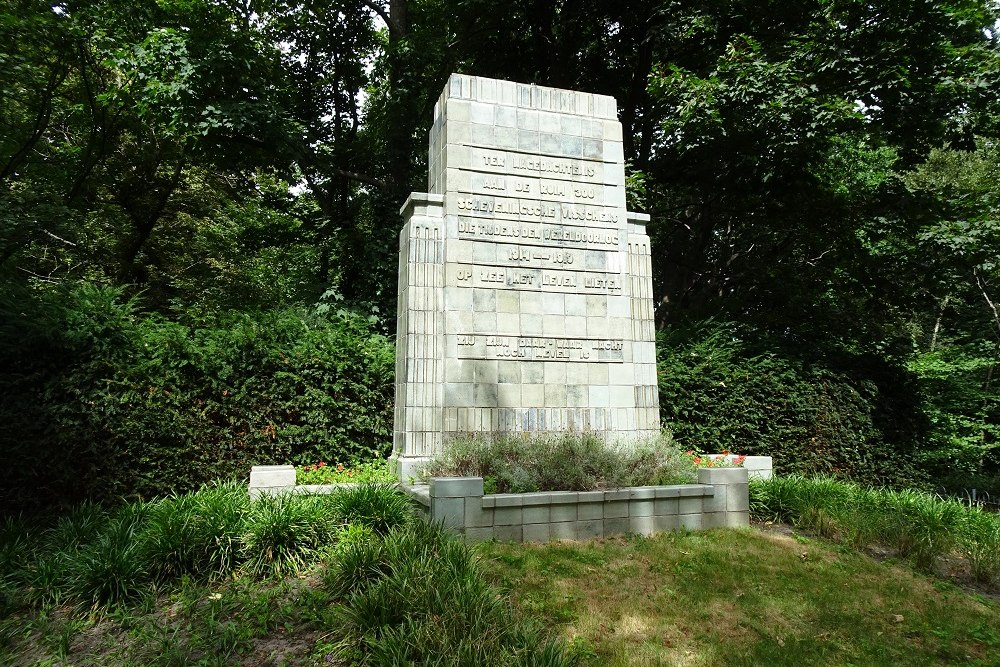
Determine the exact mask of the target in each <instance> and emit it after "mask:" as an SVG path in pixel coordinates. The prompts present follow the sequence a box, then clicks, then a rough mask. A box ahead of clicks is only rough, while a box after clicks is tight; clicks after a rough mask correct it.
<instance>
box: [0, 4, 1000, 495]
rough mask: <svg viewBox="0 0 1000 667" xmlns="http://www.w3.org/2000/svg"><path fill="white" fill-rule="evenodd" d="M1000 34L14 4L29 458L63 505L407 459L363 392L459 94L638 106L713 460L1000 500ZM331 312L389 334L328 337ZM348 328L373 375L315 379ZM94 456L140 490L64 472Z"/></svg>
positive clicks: (896, 17)
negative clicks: (385, 453)
mask: <svg viewBox="0 0 1000 667" xmlns="http://www.w3.org/2000/svg"><path fill="white" fill-rule="evenodd" d="M998 17H1000V9H998V7H997V5H996V3H995V2H992V1H991V0H970V1H964V0H963V1H958V0H945V1H943V2H926V1H924V0H899V1H894V2H888V3H875V4H873V3H867V4H866V3H858V2H853V1H851V0H807V1H805V2H797V3H765V4H761V3H759V2H752V1H747V0H739V1H737V2H709V3H705V2H688V1H685V0H681V1H670V2H667V1H665V0H615V1H614V2H611V1H609V0H580V1H576V0H574V1H572V2H570V1H568V0H554V1H552V2H538V1H537V0H513V1H511V2H507V3H504V5H503V8H502V11H498V10H497V6H496V3H493V2H486V1H485V0H333V1H331V2H328V3H325V4H323V5H322V6H319V5H315V4H313V3H301V2H298V1H296V0H287V1H283V2H273V1H271V0H251V1H250V2H246V3H223V2H217V1H216V0H189V1H185V2H164V1H159V0H135V1H131V2H120V1H118V0H115V1H111V2H108V1H106V0H99V1H98V0H65V1H64V2H57V3H50V2H41V1H40V0H13V1H11V2H8V3H6V4H5V5H4V7H3V9H0V281H2V283H0V291H2V292H3V297H4V302H5V304H6V305H5V309H4V312H3V315H2V317H3V320H2V321H0V326H3V328H4V330H5V331H7V332H8V334H5V336H6V337H5V338H4V341H3V344H4V345H5V346H6V349H5V350H3V351H0V354H2V355H3V361H4V362H5V364H7V367H9V368H11V369H12V370H10V371H9V375H4V379H3V386H2V387H0V390H2V392H3V394H2V396H0V398H2V402H3V405H4V408H3V410H4V411H5V415H4V416H5V417H8V421H9V423H10V424H11V426H10V429H8V435H6V436H5V439H6V441H5V443H4V444H5V446H7V447H8V450H9V451H12V452H13V454H12V460H13V461H16V462H17V463H18V465H20V466H21V467H22V473H19V474H21V475H22V478H23V479H25V480H28V479H33V480H36V482H32V483H31V486H37V487H38V488H39V489H41V491H42V495H45V494H49V496H48V497H52V495H58V494H62V493H63V490H65V492H66V493H67V494H68V495H69V496H74V495H76V494H77V493H95V494H98V495H108V494H118V493H148V492H150V491H153V490H158V489H163V488H166V487H168V486H171V485H173V484H174V483H178V484H190V483H193V482H194V481H196V480H195V479H189V478H184V477H183V474H184V473H183V472H182V471H181V470H180V468H181V466H180V462H181V461H184V460H188V461H192V462H195V461H196V462H198V463H199V467H201V468H203V469H205V470H208V469H212V470H216V471H217V470H221V469H224V468H226V467H227V465H228V463H227V462H232V461H235V460H239V461H240V462H241V466H242V469H241V471H240V472H245V469H246V466H247V465H249V463H251V462H253V461H256V460H262V459H264V458H267V457H278V456H283V457H287V456H291V457H292V458H293V460H294V461H295V462H300V463H308V462H314V461H315V460H316V459H317V458H318V457H319V456H323V457H325V458H329V459H332V460H342V459H345V458H347V457H349V456H350V454H351V453H353V452H354V451H368V450H371V449H372V448H377V447H378V446H380V445H379V444H376V443H382V442H384V434H385V423H384V418H385V415H387V412H385V409H386V404H385V403H384V402H382V400H381V399H377V400H376V399H375V398H372V395H369V394H367V393H365V392H366V391H370V392H374V393H375V394H379V392H382V391H383V389H385V388H386V387H387V386H388V383H389V380H388V376H387V375H386V373H388V370H385V369H387V368H388V367H387V366H384V365H383V364H382V362H378V363H376V364H375V366H371V363H370V362H369V361H366V360H367V359H368V357H367V356H366V354H368V353H367V352H365V350H368V349H369V347H370V348H372V349H374V348H379V349H386V348H385V341H384V340H383V339H381V338H378V337H377V336H376V337H374V338H371V340H370V341H368V342H365V341H364V340H362V339H366V338H369V337H371V336H372V335H374V334H375V332H380V333H383V334H384V333H387V332H391V331H392V330H393V328H394V321H393V314H394V313H395V286H396V277H395V272H396V267H397V264H396V259H395V239H396V238H397V233H398V231H399V228H400V225H401V220H400V218H399V216H398V213H397V211H398V208H399V205H400V203H401V202H402V201H403V200H404V198H405V195H406V194H407V193H408V192H410V191H414V190H423V189H424V188H425V185H424V183H425V169H426V150H427V147H426V131H427V129H428V127H429V124H430V122H431V118H432V114H431V110H432V108H433V103H434V101H435V100H436V99H437V96H438V94H439V92H440V90H441V88H442V86H443V85H444V82H445V80H446V79H447V76H448V75H449V74H450V73H451V72H456V71H457V72H466V73H471V74H478V75H483V76H491V77H498V78H506V79H511V80H516V81H521V82H527V83H537V84H541V85H548V86H556V87H562V88H571V89H579V90H588V91H593V92H597V93H603V94H609V95H613V96H614V97H615V98H616V99H617V100H618V105H619V118H620V120H621V121H622V124H623V127H624V149H625V156H626V160H627V162H628V165H629V166H628V183H629V192H628V197H629V201H630V205H631V206H632V207H633V208H635V209H639V210H644V211H646V212H648V213H650V214H651V216H652V220H651V223H650V225H649V232H650V235H651V238H652V253H653V268H654V288H655V294H656V300H657V321H658V324H659V326H660V327H661V329H663V330H665V331H668V333H667V335H666V339H665V340H666V341H667V342H666V344H667V346H668V347H667V348H665V349H664V351H663V352H662V353H661V356H662V359H663V360H662V362H661V369H662V370H663V371H664V377H663V383H662V386H661V388H662V389H663V390H664V391H665V392H667V393H666V394H665V396H664V399H663V404H664V406H665V408H666V410H667V412H666V414H665V417H666V418H667V419H668V421H669V423H670V425H671V426H672V427H673V428H675V429H677V431H678V434H679V439H680V440H681V441H686V440H689V441H690V443H689V444H691V445H699V446H703V447H704V448H705V449H717V448H718V447H717V446H710V445H711V443H710V440H711V438H713V437H715V436H716V435H720V437H722V438H723V440H725V441H726V442H725V443H724V444H725V445H736V444H739V445H740V448H741V450H745V451H753V452H763V451H767V453H775V454H779V455H780V456H781V457H782V458H784V460H782V461H779V465H782V466H786V467H796V468H797V469H802V470H826V471H830V472H834V473H838V474H849V475H852V476H863V475H866V474H868V473H867V472H866V471H868V470H870V469H874V470H876V474H877V476H879V477H880V478H882V479H888V478H890V477H891V476H892V475H890V474H889V471H891V470H892V469H893V468H899V469H902V470H904V471H906V470H908V467H909V466H910V464H911V463H915V464H917V465H918V466H920V467H922V468H923V469H924V471H925V472H927V473H929V474H932V475H935V476H937V475H939V474H941V473H942V471H951V472H954V471H958V472H960V473H962V474H972V473H975V474H979V475H991V474H995V473H996V471H997V469H998V466H1000V457H998V453H997V447H998V442H1000V441H998V437H997V436H998V428H1000V427H998V425H1000V404H998V395H1000V394H998V388H997V383H996V382H995V381H994V375H995V373H996V368H997V364H998V361H1000V315H998V312H1000V311H998V306H997V303H998V299H1000V295H998V294H997V284H998V281H1000V265H998V264H997V262H996V258H997V257H998V256H1000V234H998V229H1000V226H998V218H997V210H998V209H997V203H998V201H997V192H1000V172H998V169H997V164H998V159H997V157H998V154H997V150H998V149H997V139H998V133H1000V122H998V121H1000V100H998V98H997V96H996V94H995V91H996V90H997V89H998V87H1000V31H998V28H997V20H998ZM87 294H91V295H92V296H90V297H88V296H85V295H87ZM112 294H113V295H117V296H114V297H113V298H112V297H111V296H109V295H112ZM111 303H117V304H120V305H123V304H131V305H129V306H128V308H126V310H124V311H123V310H120V309H117V308H118V306H114V307H112V306H111V305H109V304H111ZM38 304H61V305H59V308H62V309H64V311H65V312H66V313H77V314H78V316H69V315H67V316H66V317H62V318H60V317H55V316H52V315H51V314H47V313H50V310H51V308H48V307H40V306H39V305H38ZM317 304H319V305H320V306H321V307H323V308H326V309H327V312H329V311H331V310H334V311H336V310H342V309H343V310H350V311H353V312H356V313H361V314H362V315H363V316H364V318H374V321H373V324H372V328H371V329H369V330H365V331H361V330H357V329H354V328H352V327H350V326H347V325H346V324H343V323H341V324H336V323H334V324H319V323H318V322H320V321H321V320H323V318H318V319H317V318H313V317H312V316H309V317H306V318H304V319H303V318H302V317H300V316H299V315H298V314H296V313H299V312H302V311H303V310H305V311H314V310H315V309H316V306H317ZM116 309H117V310H116ZM109 318H110V319H109ZM327 319H329V318H327ZM349 319H350V318H349ZM352 321H353V320H352ZM716 321H718V322H735V323H737V324H738V325H739V330H738V331H736V332H734V333H732V338H733V340H734V341H739V343H734V345H736V347H735V348H732V347H731V346H729V345H728V343H727V341H726V340H724V338H725V337H724V336H723V337H720V336H717V335H715V334H713V333H712V331H714V330H715V329H714V326H715V325H713V324H711V323H712V322H716ZM114 322H120V324H114ZM296 322H307V324H301V325H300V324H296ZM706 323H707V324H706ZM95 327H96V328H95ZM101 327H107V331H104V330H103V329H101ZM122 327H124V328H122ZM328 327H333V329H334V330H336V331H338V332H341V331H344V332H348V333H344V334H343V337H344V339H345V342H344V345H345V346H346V349H349V350H353V352H351V353H344V354H341V353H336V354H335V353H333V352H330V353H329V354H326V353H316V354H315V355H313V356H310V353H309V352H308V350H310V349H312V348H314V347H315V346H317V345H319V342H318V341H319V340H320V339H322V338H323V337H324V336H327V335H328V334H327V333H324V332H327V331H328V330H329V329H328ZM272 330H273V331H272ZM683 332H686V333H683ZM699 332H701V333H699ZM329 335H331V336H333V335H335V336H338V337H339V336H341V334H340V333H337V334H329ZM685 336H688V337H687V338H685ZM698 336H702V337H701V338H699V337H698ZM147 343H148V344H149V347H148V348H147V347H146V345H147ZM331 345H332V344H331ZM717 345H718V346H721V348H720V350H719V352H718V354H717V355H716V357H714V358H716V359H718V360H721V361H718V364H721V365H717V366H716V367H715V368H714V369H708V368H704V369H702V370H705V371H706V372H709V371H710V372H711V373H716V374H718V375H719V380H718V382H725V383H726V391H723V392H722V393H721V394H720V393H719V390H720V389H722V387H721V386H720V385H718V384H717V383H716V384H715V385H712V386H711V387H709V383H708V380H707V379H705V378H698V377H696V376H695V374H696V373H698V372H701V370H698V369H699V368H700V366H698V365H695V366H692V365H690V364H688V363H686V362H685V363H681V361H679V360H680V359H681V358H683V354H684V352H685V350H688V351H690V350H696V349H705V348H706V346H717ZM334 347H335V346H334ZM324 349H329V348H326V347H324ZM293 352H294V353H293ZM675 352H678V353H679V354H680V356H678V355H677V354H675ZM699 354H700V353H699ZM281 355H285V356H287V357H288V358H289V359H291V360H292V361H291V362H290V363H291V364H292V365H293V366H294V368H293V369H288V368H286V367H285V366H284V362H282V361H280V360H281ZM359 355H360V356H359ZM370 356H371V357H376V356H377V357H379V358H381V354H375V353H374V352H373V353H372V354H371V355H370ZM685 359H690V357H688V358H685ZM133 362H134V365H133ZM327 363H329V364H330V367H329V368H328V367H327ZM713 363H715V362H713ZM348 367H350V368H348ZM361 368H376V370H371V371H368V370H359V369H361ZM383 371H384V372H383ZM5 373H6V371H5ZM342 373H356V375H355V376H353V377H350V378H347V376H346V375H342ZM737 377H744V378H747V377H749V378H751V379H749V380H747V379H745V380H743V381H742V384H740V383H736V386H735V387H734V386H733V385H732V382H734V381H735V378H737ZM345 378H347V379H345ZM338 383H347V384H348V385H351V386H352V387H353V388H351V389H343V390H342V389H341V388H339V387H340V385H339V384H338ZM172 385H177V386H176V387H174V388H172ZM150 388H152V391H150ZM164 389H165V390H166V391H168V392H170V393H164V391H163V390H164ZM223 391H229V392H231V393H230V394H227V395H223V394H222V392H223ZM355 392H356V393H355ZM379 395H381V394H379ZM231 396H238V398H230V397H231ZM717 399H718V400H717ZM199 401H201V402H199ZM775 401H777V405H778V407H777V408H775V405H776V403H775ZM140 404H141V405H142V406H145V407H143V408H141V409H140V407H139V406H140ZM775 410H776V412H774V414H775V415H776V416H777V418H778V423H769V419H768V415H770V414H771V413H772V411H775ZM733 411H742V412H743V415H742V416H739V415H738V414H734V412H733ZM346 414H350V415H351V416H350V417H344V416H343V415H346ZM688 417H690V419H689V418H688ZM209 423H211V424H212V425H213V426H212V428H207V427H206V426H205V425H206V424H209ZM324 430H330V433H329V434H324V433H323V432H322V431H324ZM354 437H357V438H358V440H357V442H355V441H353V440H350V438H354ZM813 438H815V441H813V440H812V439H813ZM736 439H739V440H741V442H739V443H737V442H736ZM730 441H732V442H730ZM146 443H154V444H153V445H152V447H147V445H146ZM235 452H241V453H240V454H239V455H238V456H237V455H236V454H235ZM309 452H311V453H312V454H315V455H317V456H316V457H315V458H313V461H309V460H308V459H307V458H299V457H300V455H301V456H302V457H305V456H306V454H307V453H309ZM43 458H44V459H46V460H45V461H43ZM800 458H801V459H803V461H804V462H802V463H797V462H796V463H793V461H797V460H798V459H800ZM63 459H65V460H67V461H68V463H66V466H72V465H77V466H79V467H80V468H79V469H80V470H86V471H87V475H79V476H78V477H86V479H87V480H90V479H95V480H120V481H116V482H114V483H111V482H96V481H95V482H94V483H93V484H92V483H91V482H90V481H81V480H80V479H75V478H74V476H73V475H71V474H69V473H68V472H65V473H60V474H59V475H55V476H51V475H49V473H48V472H46V473H45V474H40V472H39V468H40V467H41V466H43V465H57V466H61V465H63V464H62V463H61V461H62V460H63ZM74 459H75V460H74ZM880 461H883V462H884V463H880ZM32 466H34V467H32ZM872 466H874V468H872ZM136 468H137V469H136ZM67 471H68V468H67ZM904 476H905V477H912V476H911V475H909V473H908V472H907V473H906V474H905V475H904ZM154 480H156V481H154ZM163 480H169V481H163Z"/></svg>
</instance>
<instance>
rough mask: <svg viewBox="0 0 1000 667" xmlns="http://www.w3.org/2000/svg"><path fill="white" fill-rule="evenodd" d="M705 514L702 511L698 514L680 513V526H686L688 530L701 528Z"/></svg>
mask: <svg viewBox="0 0 1000 667" xmlns="http://www.w3.org/2000/svg"><path fill="white" fill-rule="evenodd" d="M703 516H704V514H702V513H701V512H699V513H697V514H678V515H677V521H678V524H679V527H680V528H686V529H688V530H701V529H702V517H703Z"/></svg>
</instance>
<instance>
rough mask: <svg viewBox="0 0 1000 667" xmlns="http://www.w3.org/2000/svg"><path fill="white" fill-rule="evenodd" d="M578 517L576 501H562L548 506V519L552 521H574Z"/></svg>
mask: <svg viewBox="0 0 1000 667" xmlns="http://www.w3.org/2000/svg"><path fill="white" fill-rule="evenodd" d="M578 518H579V515H578V513H577V509H576V503H569V504H566V503H563V504H558V505H555V504H554V505H550V506H549V520H550V521H552V522H559V521H576V520H577V519H578Z"/></svg>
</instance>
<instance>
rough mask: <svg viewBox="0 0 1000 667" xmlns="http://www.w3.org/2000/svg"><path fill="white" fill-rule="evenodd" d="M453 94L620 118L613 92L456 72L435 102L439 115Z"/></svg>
mask: <svg viewBox="0 0 1000 667" xmlns="http://www.w3.org/2000/svg"><path fill="white" fill-rule="evenodd" d="M449 98H451V99H461V100H472V101H475V102H487V103H492V104H503V105H508V106H517V107H523V108H527V109H538V110H541V111H555V112H557V113H563V114H575V115H579V116H589V117H592V118H604V119H608V120H618V105H617V103H616V102H615V98H613V97H611V96H610V95H597V94H595V93H581V92H578V91H575V90H563V89H561V88H548V87H545V86H537V85H535V84H533V83H532V84H525V83H515V82H513V81H501V80H499V79H487V78H484V77H480V76H469V75H467V74H452V75H451V76H450V77H449V78H448V83H447V85H445V87H444V92H442V93H441V97H440V98H439V99H438V102H437V104H435V105H434V117H435V118H438V117H439V116H440V114H441V109H442V108H443V107H444V103H445V102H446V101H447V100H448V99H449Z"/></svg>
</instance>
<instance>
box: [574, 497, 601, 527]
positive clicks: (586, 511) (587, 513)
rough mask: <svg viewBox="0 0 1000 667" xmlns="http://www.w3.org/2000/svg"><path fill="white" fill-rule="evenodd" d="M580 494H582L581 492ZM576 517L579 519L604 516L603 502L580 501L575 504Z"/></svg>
mask: <svg viewBox="0 0 1000 667" xmlns="http://www.w3.org/2000/svg"><path fill="white" fill-rule="evenodd" d="M581 495H582V494H581ZM576 513H577V518H578V519H579V520H581V521H584V520H591V519H603V518H604V503H603V502H581V503H580V504H578V505H577V506H576Z"/></svg>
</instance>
